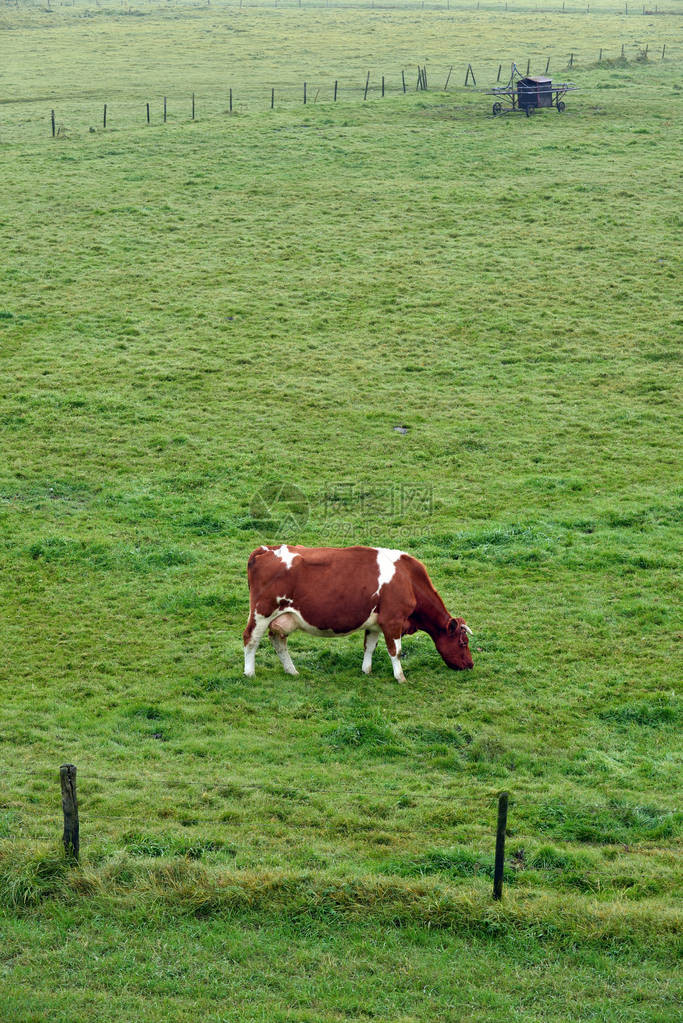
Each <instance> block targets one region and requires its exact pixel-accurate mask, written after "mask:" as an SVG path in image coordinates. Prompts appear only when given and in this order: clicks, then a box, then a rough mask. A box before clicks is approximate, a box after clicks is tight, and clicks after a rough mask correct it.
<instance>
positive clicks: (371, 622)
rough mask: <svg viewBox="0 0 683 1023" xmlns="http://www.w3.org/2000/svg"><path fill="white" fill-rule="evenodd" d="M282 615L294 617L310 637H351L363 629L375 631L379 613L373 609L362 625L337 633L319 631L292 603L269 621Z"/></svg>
mask: <svg viewBox="0 0 683 1023" xmlns="http://www.w3.org/2000/svg"><path fill="white" fill-rule="evenodd" d="M280 615H293V616H294V618H295V619H296V621H297V623H298V626H299V628H300V629H301V631H302V632H307V633H308V635H309V636H350V635H351V633H353V632H359V631H360V630H361V629H371V630H373V631H374V630H375V629H376V628H377V613H376V611H375V608H373V609H372V611H371V612H370V614H369V615H368V617H367V618H366V619H365V621H364V622H363V623H362V625H358V626H357V627H356V628H355V629H349V630H348V631H347V632H335V631H334V629H318V628H317V627H316V626H315V625H311V623H310V622H307V621H306V619H305V618H304V616H303V615H302V613H301V611H299V610H298V609H297V608H296V607H294V605H293V604H292V602H291V601H290V603H289V607H286V608H278V609H277V611H275V612H274V613H273V614H272V615H271V616H270V618H269V619H268V621H269V622H271V621H274V620H275V619H276V618H279V617H280Z"/></svg>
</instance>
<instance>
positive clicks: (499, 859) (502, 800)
mask: <svg viewBox="0 0 683 1023" xmlns="http://www.w3.org/2000/svg"><path fill="white" fill-rule="evenodd" d="M507 822H508V794H507V792H501V794H500V796H499V797H498V828H497V830H496V861H495V863H494V866H493V897H494V899H501V898H502V897H503V868H504V866H505V829H506V827H507Z"/></svg>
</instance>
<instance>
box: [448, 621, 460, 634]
mask: <svg viewBox="0 0 683 1023" xmlns="http://www.w3.org/2000/svg"><path fill="white" fill-rule="evenodd" d="M457 631H458V623H457V622H456V620H455V618H451V620H450V622H449V623H448V635H449V636H455V634H456V632H457Z"/></svg>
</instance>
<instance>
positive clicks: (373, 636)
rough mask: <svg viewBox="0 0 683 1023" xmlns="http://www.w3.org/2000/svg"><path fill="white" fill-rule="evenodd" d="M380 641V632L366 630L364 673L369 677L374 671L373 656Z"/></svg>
mask: <svg viewBox="0 0 683 1023" xmlns="http://www.w3.org/2000/svg"><path fill="white" fill-rule="evenodd" d="M378 639H379V632H376V631H374V630H371V629H366V630H365V644H364V653H363V671H364V672H365V674H366V675H369V674H370V672H371V671H372V655H373V654H374V652H375V647H376V646H377V640H378Z"/></svg>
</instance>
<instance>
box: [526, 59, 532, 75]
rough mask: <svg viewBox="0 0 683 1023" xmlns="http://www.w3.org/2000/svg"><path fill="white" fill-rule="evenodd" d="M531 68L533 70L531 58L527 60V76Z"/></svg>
mask: <svg viewBox="0 0 683 1023" xmlns="http://www.w3.org/2000/svg"><path fill="white" fill-rule="evenodd" d="M530 68H531V57H529V58H528V59H527V62H526V73H527V75H528V74H529V69H530Z"/></svg>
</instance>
